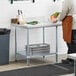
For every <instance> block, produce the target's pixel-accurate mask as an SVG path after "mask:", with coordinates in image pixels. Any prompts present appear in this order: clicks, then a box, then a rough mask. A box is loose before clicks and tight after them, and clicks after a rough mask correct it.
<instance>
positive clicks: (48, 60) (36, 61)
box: [0, 55, 74, 76]
mask: <svg viewBox="0 0 76 76" xmlns="http://www.w3.org/2000/svg"><path fill="white" fill-rule="evenodd" d="M66 57H67V55H59V58H58V59H59V60H58V62H61V60H62V59H66ZM55 62H56V61H55V56H54V55H51V56H46V57H45V59H44V60H43V58H42V57H39V58H32V59H31V60H30V65H29V66H28V65H27V64H26V60H19V61H17V62H10V63H9V64H7V65H0V72H2V71H7V70H13V69H19V68H24V67H25V68H28V67H35V66H40V65H46V64H53V63H55ZM62 76H74V74H70V75H62Z"/></svg>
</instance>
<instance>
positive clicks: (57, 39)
mask: <svg viewBox="0 0 76 76" xmlns="http://www.w3.org/2000/svg"><path fill="white" fill-rule="evenodd" d="M56 62H58V27H57V26H56Z"/></svg>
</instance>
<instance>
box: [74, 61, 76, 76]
mask: <svg viewBox="0 0 76 76" xmlns="http://www.w3.org/2000/svg"><path fill="white" fill-rule="evenodd" d="M74 76H76V60H74Z"/></svg>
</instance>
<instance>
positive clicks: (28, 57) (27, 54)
mask: <svg viewBox="0 0 76 76" xmlns="http://www.w3.org/2000/svg"><path fill="white" fill-rule="evenodd" d="M26 58H27V65H29V64H30V51H29V29H27V50H26Z"/></svg>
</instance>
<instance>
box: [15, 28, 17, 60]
mask: <svg viewBox="0 0 76 76" xmlns="http://www.w3.org/2000/svg"><path fill="white" fill-rule="evenodd" d="M15 61H17V29H16V27H15Z"/></svg>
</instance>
